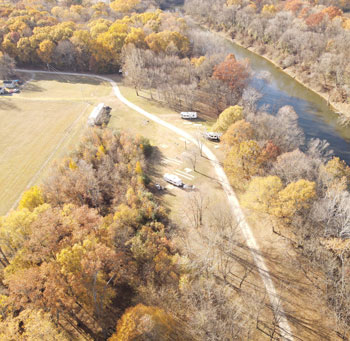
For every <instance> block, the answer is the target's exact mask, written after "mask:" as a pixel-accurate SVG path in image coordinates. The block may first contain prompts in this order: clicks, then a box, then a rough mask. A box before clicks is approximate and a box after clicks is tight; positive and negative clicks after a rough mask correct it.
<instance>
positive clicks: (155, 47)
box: [146, 30, 190, 56]
mask: <svg viewBox="0 0 350 341" xmlns="http://www.w3.org/2000/svg"><path fill="white" fill-rule="evenodd" d="M146 43H147V45H148V47H149V48H150V49H151V50H152V51H153V52H156V53H161V52H167V51H168V50H169V49H170V48H173V49H174V48H175V50H176V51H173V52H177V53H178V54H180V55H182V56H186V55H187V54H188V53H189V51H190V41H189V39H188V38H187V37H186V36H184V35H182V34H181V33H179V32H173V31H168V30H165V31H162V32H158V33H151V34H150V35H148V36H147V37H146Z"/></svg>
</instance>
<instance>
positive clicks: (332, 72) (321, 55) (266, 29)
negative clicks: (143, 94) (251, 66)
mask: <svg viewBox="0 0 350 341" xmlns="http://www.w3.org/2000/svg"><path fill="white" fill-rule="evenodd" d="M321 3H322V2H317V4H311V3H309V2H305V1H299V0H288V1H287V2H279V3H274V4H272V3H270V2H269V1H253V2H251V1H244V0H228V1H226V0H214V1H212V0H210V1H209V0H206V1H199V0H187V1H186V6H185V8H186V11H187V13H188V14H190V15H193V16H195V17H196V18H197V19H199V20H201V21H202V22H203V23H205V24H206V25H208V26H210V27H211V28H214V29H216V30H220V31H225V32H227V33H228V34H229V35H230V36H231V37H232V38H234V39H237V40H238V41H239V42H241V43H242V44H243V45H244V46H248V47H250V46H254V47H256V49H257V51H258V53H260V54H262V55H267V56H268V57H270V58H272V59H273V60H275V61H277V63H278V64H279V65H281V66H282V67H283V68H287V67H290V68H291V69H292V70H294V71H295V72H296V74H297V75H298V76H300V78H301V80H302V81H303V82H305V83H306V84H309V85H311V86H312V87H313V88H314V89H316V90H318V91H322V92H325V93H328V94H329V100H330V101H332V102H338V103H345V104H349V97H350V71H349V70H350V61H349V58H348V55H347V51H350V19H349V18H348V17H346V16H344V15H343V12H342V10H341V9H340V8H337V7H335V6H334V2H332V4H333V5H332V6H330V7H326V6H324V5H321ZM339 3H343V6H342V7H343V8H344V9H345V8H347V6H349V2H343V1H340V2H339Z"/></svg>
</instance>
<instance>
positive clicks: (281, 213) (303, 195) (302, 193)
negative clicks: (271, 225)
mask: <svg viewBox="0 0 350 341" xmlns="http://www.w3.org/2000/svg"><path fill="white" fill-rule="evenodd" d="M315 197H316V184H315V183H314V182H312V181H308V180H304V179H300V180H299V181H297V182H292V183H291V184H289V185H288V186H287V187H286V188H284V189H283V190H282V191H280V192H279V193H278V199H277V204H276V205H275V209H274V210H272V212H271V213H273V214H274V215H276V216H277V217H281V218H287V219H289V218H291V217H292V216H293V215H294V214H296V213H297V212H300V211H302V210H304V209H307V208H309V207H310V204H311V202H312V201H313V199H315Z"/></svg>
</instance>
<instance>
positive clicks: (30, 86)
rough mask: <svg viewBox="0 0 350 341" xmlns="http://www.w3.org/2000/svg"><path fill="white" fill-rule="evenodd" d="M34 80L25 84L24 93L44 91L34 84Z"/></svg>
mask: <svg viewBox="0 0 350 341" xmlns="http://www.w3.org/2000/svg"><path fill="white" fill-rule="evenodd" d="M35 82H36V81H35V80H33V81H31V82H29V83H26V84H25V85H24V87H23V90H24V91H28V92H43V91H44V90H45V89H44V88H42V87H41V86H39V85H37V84H35Z"/></svg>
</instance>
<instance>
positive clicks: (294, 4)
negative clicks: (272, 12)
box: [284, 0, 303, 14]
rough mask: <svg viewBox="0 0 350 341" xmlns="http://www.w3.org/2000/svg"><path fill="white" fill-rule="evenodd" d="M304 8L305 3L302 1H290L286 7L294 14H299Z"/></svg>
mask: <svg viewBox="0 0 350 341" xmlns="http://www.w3.org/2000/svg"><path fill="white" fill-rule="evenodd" d="M302 6H303V3H302V2H301V1H300V0H288V1H287V2H286V4H285V5H284V9H285V10H286V11H291V12H293V13H294V14H296V13H297V12H299V11H300V10H301V8H302Z"/></svg>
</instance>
